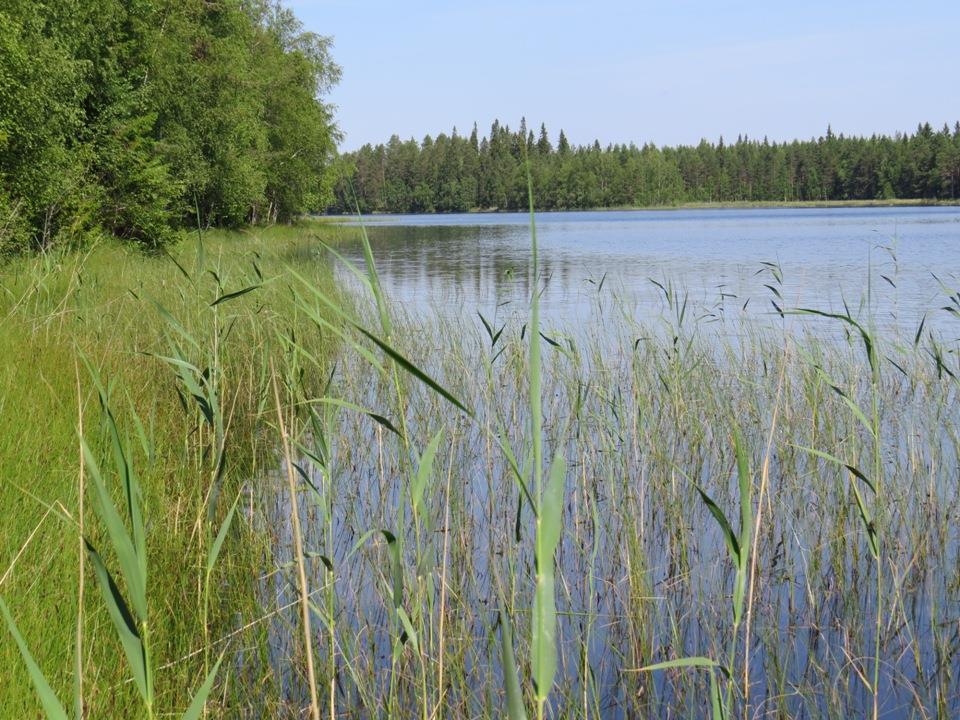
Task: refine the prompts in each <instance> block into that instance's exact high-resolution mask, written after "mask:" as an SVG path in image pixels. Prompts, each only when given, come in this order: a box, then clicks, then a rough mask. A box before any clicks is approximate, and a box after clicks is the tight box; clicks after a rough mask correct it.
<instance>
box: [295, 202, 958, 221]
mask: <svg viewBox="0 0 960 720" xmlns="http://www.w3.org/2000/svg"><path fill="white" fill-rule="evenodd" d="M885 207H960V198H957V199H954V200H925V199H893V200H786V201H784V200H755V201H754V200H730V201H723V202H689V203H677V204H673V205H620V206H614V207H584V208H562V209H550V210H537V211H536V212H537V214H547V213H568V212H625V211H640V210H643V211H660V212H670V211H676V210H763V209H797V210H816V209H831V208H832V209H843V208H885ZM526 212H528V211H527V210H523V209H516V210H501V209H499V208H472V209H470V210H459V211H453V212H437V211H432V212H388V211H380V210H377V211H372V212H366V213H363V214H362V215H363V217H377V216H403V215H411V216H412V215H507V214H516V213H526ZM350 217H356V213H331V214H323V215H314V216H312V218H314V219H321V218H330V219H339V218H350Z"/></svg>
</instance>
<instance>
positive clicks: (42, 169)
mask: <svg viewBox="0 0 960 720" xmlns="http://www.w3.org/2000/svg"><path fill="white" fill-rule="evenodd" d="M339 72H340V70H339V68H338V67H337V65H336V64H335V63H334V62H333V60H332V58H331V55H330V41H329V39H328V38H325V37H321V36H318V35H315V34H312V33H309V32H304V30H303V27H302V26H301V24H300V23H299V22H298V21H297V19H296V17H295V16H294V15H293V14H292V12H291V11H289V10H287V9H284V8H283V7H281V6H280V5H279V4H278V3H277V2H275V1H274V0H216V2H209V1H208V0H4V2H3V3H2V6H0V253H2V252H17V251H22V250H26V249H43V248H49V247H51V246H55V245H58V244H59V245H64V244H69V243H78V242H83V241H84V240H85V239H87V238H89V237H91V236H92V235H95V234H97V233H103V232H107V233H111V234H113V235H116V236H119V237H121V238H125V239H129V240H131V241H135V242H139V243H143V244H146V245H150V246H156V245H160V244H162V243H164V242H166V241H168V240H169V239H171V238H172V237H173V236H174V235H175V233H176V230H177V229H178V228H180V227H184V226H186V227H195V226H197V224H198V223H199V224H201V225H203V226H210V225H223V226H235V225H239V224H242V223H246V222H258V221H283V220H286V219H290V218H292V217H295V216H297V215H299V214H301V213H303V212H306V211H316V210H322V209H323V208H325V207H327V205H329V203H330V201H331V197H332V195H331V190H332V176H331V174H330V171H331V160H332V158H333V156H334V153H335V152H336V142H337V130H336V127H335V125H334V123H333V119H332V113H331V108H330V107H329V106H328V105H327V104H325V103H324V102H323V97H324V95H325V93H326V92H327V91H328V89H329V88H330V87H331V85H332V84H333V83H335V82H336V81H337V80H338V78H339Z"/></svg>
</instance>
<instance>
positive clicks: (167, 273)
mask: <svg viewBox="0 0 960 720" xmlns="http://www.w3.org/2000/svg"><path fill="white" fill-rule="evenodd" d="M315 233H322V234H323V235H324V236H325V237H326V238H327V239H328V240H331V241H335V240H336V239H337V237H338V236H339V234H340V231H338V230H337V229H331V228H326V227H320V226H301V227H298V228H295V229H289V228H274V229H269V230H264V231H258V230H255V231H251V232H247V233H243V234H240V233H222V232H217V233H210V234H206V235H205V236H204V238H203V253H202V254H201V253H198V243H197V238H196V235H194V236H192V237H190V238H188V239H185V240H184V242H183V243H181V244H180V245H179V246H178V247H176V248H174V249H173V251H172V256H173V258H175V259H176V262H175V261H174V260H173V259H171V258H170V257H166V256H157V257H151V256H147V255H144V254H141V253H138V252H136V251H134V250H131V249H129V248H125V247H121V246H119V245H116V244H114V243H112V242H105V243H103V244H101V245H100V246H98V247H95V248H93V249H92V250H90V251H89V252H86V253H83V254H70V255H64V256H56V257H46V258H33V259H18V260H14V261H13V262H12V263H10V264H9V265H8V266H6V267H4V268H3V269H2V271H0V272H2V275H0V278H2V286H3V287H2V290H0V293H2V295H0V346H2V347H3V348H4V352H3V353H2V357H0V378H2V380H0V398H2V400H0V405H2V411H0V467H2V468H3V478H2V481H0V506H2V507H3V508H4V522H3V524H2V528H0V548H2V551H0V558H2V559H3V561H2V565H3V567H2V569H0V577H2V578H3V580H2V582H0V596H2V597H4V598H6V601H7V604H8V606H9V608H10V612H11V615H12V617H13V618H14V619H15V621H16V624H17V625H18V626H19V629H20V632H21V633H22V635H23V637H24V638H25V641H26V643H27V645H28V646H29V647H30V648H31V650H32V652H33V655H34V656H35V657H36V659H37V662H38V663H39V665H40V667H41V669H42V670H43V671H44V673H45V674H46V675H47V677H48V678H49V680H50V684H51V685H52V686H53V688H54V690H55V691H56V694H57V695H58V696H59V698H60V699H61V701H62V702H63V704H64V705H67V706H72V705H71V703H70V699H71V698H72V697H73V695H74V688H73V685H74V675H75V673H74V672H73V668H74V653H75V645H76V641H75V635H76V628H77V616H78V610H77V605H78V603H77V596H78V588H79V587H80V584H79V582H80V577H79V573H78V568H79V566H80V563H81V556H82V555H83V550H82V546H81V545H80V543H79V534H78V527H77V524H78V522H79V517H80V516H79V507H80V505H79V497H78V486H79V485H78V484H79V482H80V481H81V479H80V478H81V473H80V468H81V456H80V445H79V442H78V424H79V422H80V408H82V421H83V427H84V436H85V438H86V439H87V442H89V443H90V445H91V446H92V448H93V451H92V457H100V458H106V459H107V462H108V467H112V461H110V460H109V457H110V456H109V454H107V452H105V451H106V450H107V449H108V447H109V444H108V438H107V437H106V436H105V435H104V430H105V428H106V426H105V425H104V422H105V416H102V413H101V410H100V401H99V400H98V398H97V394H96V391H95V387H94V383H93V382H92V381H91V375H90V372H89V371H88V369H87V368H86V367H85V366H84V361H83V359H82V358H86V359H88V361H89V363H90V365H91V366H92V367H93V368H96V372H97V373H98V374H99V376H100V377H101V378H102V379H103V382H104V384H105V385H106V386H107V387H108V388H109V395H110V402H111V408H112V410H113V412H114V413H115V415H116V418H117V424H118V425H119V426H120V428H121V429H120V433H121V435H122V436H124V437H126V440H125V442H126V444H127V447H128V451H129V452H130V453H131V458H130V464H131V465H132V466H134V467H136V468H137V471H138V473H139V475H140V485H141V488H142V513H143V516H144V523H145V533H144V534H145V541H144V544H145V553H146V558H145V559H144V562H145V563H146V564H148V565H149V568H150V575H149V581H148V588H147V596H149V599H150V610H149V613H150V618H149V619H150V625H151V630H150V635H151V640H150V642H151V645H152V653H151V654H152V663H153V666H154V667H155V668H157V669H156V672H155V675H156V678H155V689H153V688H152V689H151V690H150V694H151V696H153V697H152V698H151V702H152V703H153V704H155V705H156V706H157V707H158V708H162V710H163V712H164V713H165V712H169V711H171V710H179V711H182V710H183V709H184V708H185V707H186V705H187V704H188V702H189V699H190V697H191V696H192V694H193V691H195V689H196V688H197V687H198V686H199V684H200V681H202V679H203V677H204V676H205V674H206V672H205V670H206V669H208V668H209V666H210V665H211V664H212V663H213V662H214V661H216V658H217V657H218V655H219V653H220V652H222V651H223V650H224V649H226V648H227V647H230V648H231V649H233V650H235V649H236V648H237V647H239V646H242V645H245V644H246V645H248V646H249V645H251V644H252V645H253V646H254V647H255V646H257V645H259V644H261V642H262V641H261V637H262V633H261V632H260V630H259V629H258V628H257V627H254V628H253V629H251V631H249V632H246V633H243V634H241V635H239V636H236V637H234V638H233V640H232V641H231V643H230V644H229V645H228V644H219V645H215V646H213V647H212V648H211V649H210V650H207V651H205V650H204V648H205V645H208V644H211V642H212V641H213V640H215V639H217V638H219V637H221V635H222V634H226V632H227V631H231V630H234V629H235V628H234V626H233V621H234V618H235V615H236V614H237V613H239V612H245V613H246V614H247V616H251V617H252V616H253V615H254V614H255V613H256V611H257V610H258V605H257V599H256V591H257V586H256V583H255V582H252V581H251V579H250V575H251V574H255V573H256V570H255V568H256V567H257V566H258V565H259V564H260V563H262V562H263V553H264V552H265V549H264V543H263V542H262V541H261V540H260V539H259V538H258V535H257V533H254V532H253V531H252V529H251V527H250V521H249V520H247V521H242V520H241V519H240V518H237V521H236V522H235V523H234V527H233V528H232V532H230V533H229V535H227V536H225V537H224V538H220V541H221V546H220V547H218V548H216V549H217V551H218V552H219V553H221V557H220V558H219V560H218V562H216V563H208V560H209V559H210V557H209V552H210V550H211V549H213V548H212V546H213V543H214V541H215V540H217V539H218V538H217V535H218V531H219V529H220V528H221V522H222V521H223V518H224V517H225V516H226V515H227V513H228V512H229V510H230V508H231V503H232V501H233V499H234V498H236V497H241V496H242V497H249V495H250V488H249V487H247V485H248V483H249V481H250V480H251V478H255V477H256V475H257V474H258V473H259V470H258V468H259V467H261V465H262V463H263V462H265V461H266V462H268V463H272V461H273V460H272V457H273V451H274V444H273V440H272V439H268V438H267V437H266V436H265V434H264V428H265V426H266V425H267V424H268V423H269V419H268V418H266V417H265V414H264V411H263V410H264V408H263V407H262V404H263V399H264V394H263V393H264V390H265V382H266V379H267V378H268V372H267V363H268V361H269V359H270V358H272V357H274V356H276V357H278V358H280V357H282V356H283V353H284V345H283V342H282V335H283V334H289V333H298V332H302V331H303V329H304V328H305V327H306V325H307V322H308V321H307V320H306V319H305V318H303V317H301V316H299V315H297V314H296V313H295V312H292V310H291V309H292V299H291V298H290V296H289V295H288V294H286V292H285V288H284V287H283V285H282V282H280V281H281V280H282V278H283V273H284V272H285V271H286V268H287V267H288V265H289V264H290V263H291V262H292V263H293V264H294V266H295V267H299V268H300V270H301V271H302V272H303V273H305V274H307V275H309V276H310V277H311V278H313V280H314V281H315V282H317V283H318V284H320V285H323V286H329V284H330V274H329V265H327V264H324V263H316V262H314V261H313V260H312V259H311V253H312V252H314V251H315V249H316V247H317V243H316V240H315ZM178 264H179V265H178ZM251 286H258V287H256V289H255V290H253V291H250V292H249V293H247V294H245V295H243V296H237V297H233V298H230V297H229V294H230V293H232V292H235V291H237V290H241V289H243V288H247V287H251ZM222 298H226V299H224V300H222V301H221V302H219V303H217V304H214V303H216V301H217V300H218V299H222ZM186 338H193V343H195V344H196V346H194V345H193V343H191V342H190V341H188V340H187V339H186ZM333 346H334V343H332V342H330V341H329V339H328V338H326V337H316V338H315V340H314V341H313V342H309V343H305V344H304V348H305V349H309V350H310V351H311V352H313V353H314V354H315V355H316V356H317V357H318V358H325V357H326V356H327V355H328V353H329V351H330V350H331V348H332V347H333ZM172 348H179V350H178V351H179V352H183V353H184V355H185V357H188V358H189V359H190V361H191V362H193V363H196V365H197V366H199V367H198V369H200V370H201V371H202V370H204V369H208V376H209V377H208V379H209V380H210V382H209V383H204V386H205V387H207V386H210V387H212V386H214V385H216V390H217V394H218V396H219V405H218V406H217V407H216V408H214V411H215V413H216V417H215V418H211V420H212V421H211V422H208V421H207V420H206V418H205V417H204V416H203V414H202V413H201V412H199V411H198V408H197V404H196V402H195V401H194V400H193V399H192V398H191V397H190V392H189V390H188V388H187V387H186V386H185V385H184V383H183V382H178V378H180V375H179V374H178V373H177V372H176V371H175V368H171V366H170V363H169V362H166V361H164V360H162V359H159V358H160V357H161V356H169V355H170V354H171V352H172ZM186 375H187V376H189V375H190V373H186ZM197 378H198V379H199V380H200V381H201V382H203V379H202V378H201V377H200V376H199V375H198V376H197ZM187 379H189V377H187ZM181 397H183V398H184V400H183V401H181ZM135 417H136V418H138V422H139V425H137V424H135V423H134V418H135ZM225 434H227V435H228V436H229V441H228V442H227V443H226V445H227V448H228V452H227V453H226V454H225V457H223V458H222V463H220V462H219V460H221V458H219V455H218V453H219V447H220V445H221V444H223V443H222V439H223V438H222V436H223V435H225ZM218 436H219V441H218ZM140 439H143V440H144V442H143V443H141V442H140ZM221 464H222V467H219V466H220V465H221ZM86 477H87V483H88V484H89V483H90V473H89V472H87V474H86ZM213 479H217V480H218V482H217V485H218V486H219V488H220V490H219V498H214V497H213V496H212V494H211V488H212V487H214V485H213V483H212V480H213ZM104 483H105V484H106V485H108V486H109V487H111V488H113V490H114V491H119V483H118V481H117V478H116V476H115V475H109V474H107V473H105V477H104ZM88 492H89V488H88ZM115 496H116V495H115ZM88 497H89V496H88ZM117 499H118V500H119V497H117ZM244 515H245V513H242V512H241V513H240V516H241V517H243V516H244ZM84 521H85V523H86V532H87V534H88V535H89V536H90V538H91V540H92V541H93V544H94V545H96V546H97V547H98V548H101V549H108V548H110V547H111V543H110V542H108V539H107V538H106V536H105V534H104V528H103V526H102V524H101V523H100V522H98V517H97V515H96V514H95V513H93V512H92V509H91V506H90V503H89V502H88V503H87V508H86V510H85V516H84ZM111 555H112V553H106V554H105V556H104V557H105V562H106V563H107V565H108V566H109V567H113V568H115V567H116V566H115V565H114V564H113V563H114V560H113V558H112V557H111ZM147 560H148V562H147ZM87 572H88V573H91V570H90V564H89V561H88V562H87ZM113 572H115V571H113ZM128 579H129V578H128ZM120 587H121V588H123V589H124V593H125V594H126V597H127V601H128V602H133V600H132V596H131V595H130V594H129V593H128V589H129V586H128V585H127V584H126V583H120ZM211 595H212V596H213V597H212V601H211ZM146 599H147V598H146V597H143V598H139V601H138V602H137V604H139V605H140V606H141V608H142V607H143V605H144V604H145V603H144V602H143V601H145V600H146ZM144 619H146V618H144ZM258 633H260V634H259V635H258ZM80 641H81V648H82V662H81V668H82V677H83V678H84V682H83V703H84V706H85V707H86V708H87V709H88V712H89V714H90V715H89V716H90V717H123V716H131V717H134V716H136V715H137V711H135V710H134V709H133V708H135V707H136V706H137V703H138V701H136V700H135V698H136V695H137V691H136V690H135V688H134V685H133V684H130V683H127V682H126V681H127V679H128V677H129V671H128V670H127V668H125V667H124V664H123V663H121V662H118V658H119V657H121V656H122V654H121V653H120V645H119V644H118V642H117V640H116V635H115V633H114V632H113V630H112V626H111V622H110V619H109V618H108V614H107V612H106V611H105V608H104V605H103V599H102V597H101V596H100V593H99V592H98V591H97V590H96V586H95V580H94V579H93V575H92V574H90V575H89V576H88V577H87V588H86V593H85V596H84V617H83V623H82V633H81V636H80ZM198 651H200V652H198ZM19 655H20V653H19V651H18V649H17V647H16V645H15V644H14V643H13V642H12V638H11V636H9V635H8V634H7V633H5V632H4V633H0V674H2V675H3V677H4V678H6V679H7V681H5V682H3V683H2V684H0V715H2V716H4V717H25V716H31V715H33V714H35V712H36V709H37V707H38V703H37V699H36V698H35V696H34V695H33V690H32V688H31V685H30V681H29V679H28V675H27V673H26V669H25V667H24V664H23V662H22V661H21V660H20V657H19ZM260 680H261V681H265V682H268V683H269V682H270V679H269V678H264V677H262V676H261V677H260ZM235 687H236V685H235V683H232V682H231V683H224V686H223V687H222V690H221V692H224V693H226V696H225V697H222V698H221V699H220V700H218V703H223V704H224V705H225V706H230V705H231V704H233V703H240V704H241V705H242V704H243V703H251V702H253V700H252V699H249V698H247V699H243V698H239V697H236V696H233V692H234V688H235Z"/></svg>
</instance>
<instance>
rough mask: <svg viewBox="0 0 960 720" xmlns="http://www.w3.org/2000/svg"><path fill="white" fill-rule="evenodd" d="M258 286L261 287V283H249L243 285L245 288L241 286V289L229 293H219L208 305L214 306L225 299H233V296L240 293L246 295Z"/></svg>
mask: <svg viewBox="0 0 960 720" xmlns="http://www.w3.org/2000/svg"><path fill="white" fill-rule="evenodd" d="M260 287H262V286H261V285H251V286H250V287H245V288H243V290H236V291H234V292H231V293H226V294H224V295H221V296H220V297H218V298H217V299H216V300H214V301H213V302H212V303H210V307H215V306H217V305H219V304H220V303H222V302H226V301H227V300H233V299H234V298H238V297H240V296H241V295H246V294H247V293H248V292H253V291H254V290H257V289H258V288H260Z"/></svg>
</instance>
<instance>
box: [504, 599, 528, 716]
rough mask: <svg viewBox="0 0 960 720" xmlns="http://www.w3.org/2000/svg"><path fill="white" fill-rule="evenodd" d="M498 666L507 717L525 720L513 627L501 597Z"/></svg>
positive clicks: (525, 712)
mask: <svg viewBox="0 0 960 720" xmlns="http://www.w3.org/2000/svg"><path fill="white" fill-rule="evenodd" d="M500 666H501V668H502V671H503V683H504V685H505V686H506V691H507V716H508V717H509V718H510V720H527V711H526V708H524V707H523V694H522V693H521V691H520V674H519V672H518V670H517V656H516V654H515V653H514V650H513V625H512V623H511V622H510V615H509V614H507V610H506V608H505V607H504V602H503V597H502V596H501V598H500Z"/></svg>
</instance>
